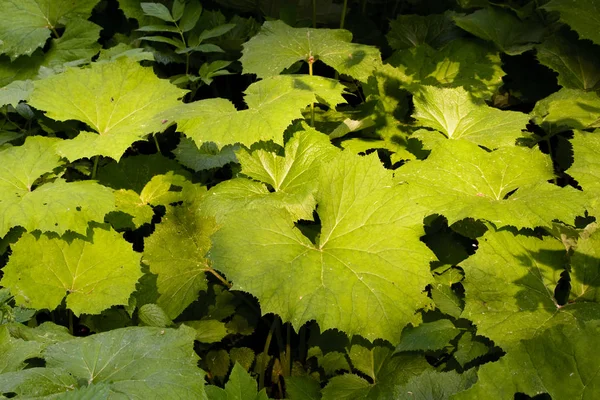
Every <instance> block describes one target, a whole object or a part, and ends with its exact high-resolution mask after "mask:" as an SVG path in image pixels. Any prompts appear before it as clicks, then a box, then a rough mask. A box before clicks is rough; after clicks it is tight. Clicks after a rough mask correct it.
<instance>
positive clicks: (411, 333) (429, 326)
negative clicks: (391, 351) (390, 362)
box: [396, 319, 460, 352]
mask: <svg viewBox="0 0 600 400" xmlns="http://www.w3.org/2000/svg"><path fill="white" fill-rule="evenodd" d="M459 333H460V331H459V330H458V329H457V328H456V327H455V326H454V324H453V323H452V322H450V320H447V319H440V320H437V321H434V322H426V323H423V324H421V325H418V326H416V327H412V326H408V327H406V328H404V332H402V338H401V339H400V344H398V346H396V351H397V352H400V351H419V350H439V349H442V348H444V346H447V345H448V344H449V342H450V341H451V340H452V339H454V338H455V337H456V336H458V334H459Z"/></svg>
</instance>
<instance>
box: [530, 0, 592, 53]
mask: <svg viewBox="0 0 600 400" xmlns="http://www.w3.org/2000/svg"><path fill="white" fill-rule="evenodd" d="M541 8H543V9H545V10H546V11H558V13H559V14H560V20H561V21H562V22H564V23H566V24H568V25H569V26H570V27H571V28H572V29H574V30H575V31H576V32H577V33H578V34H579V36H580V37H581V38H582V39H589V40H591V41H592V42H594V43H596V44H600V32H598V29H596V27H597V26H598V25H600V2H599V1H598V0H578V1H568V0H551V1H550V2H549V3H546V4H544V5H543V6H542V7H541Z"/></svg>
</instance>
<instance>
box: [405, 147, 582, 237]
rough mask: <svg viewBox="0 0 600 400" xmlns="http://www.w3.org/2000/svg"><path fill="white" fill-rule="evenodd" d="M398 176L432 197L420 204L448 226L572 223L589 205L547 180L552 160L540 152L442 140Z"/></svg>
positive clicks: (521, 226)
mask: <svg viewBox="0 0 600 400" xmlns="http://www.w3.org/2000/svg"><path fill="white" fill-rule="evenodd" d="M396 176H397V178H398V179H399V180H401V181H405V182H408V184H409V186H413V188H414V190H415V192H417V193H420V194H421V195H422V196H424V197H427V199H424V200H422V202H421V203H420V204H421V205H422V206H423V207H425V208H428V209H429V210H430V214H441V215H443V216H445V217H446V218H447V219H448V224H449V225H452V224H453V223H454V222H456V221H459V220H461V219H464V218H474V219H482V220H487V221H490V222H492V223H493V224H495V225H496V226H497V227H501V226H505V225H512V226H515V227H517V228H524V227H529V228H533V227H536V226H548V227H551V226H552V221H553V220H556V219H558V220H561V221H563V222H566V223H573V221H574V219H575V217H576V216H578V215H583V213H584V210H585V207H586V204H587V198H586V196H585V195H584V194H583V193H582V192H580V191H578V190H575V189H573V188H571V187H565V188H560V187H558V186H555V185H553V184H551V183H548V182H546V181H547V180H549V179H552V177H553V176H554V174H553V168H552V162H551V160H550V158H549V157H548V156H546V155H544V154H542V153H541V152H540V151H539V150H537V149H535V148H534V149H528V148H524V147H502V148H500V149H498V150H496V151H494V152H487V151H485V150H483V149H481V148H480V147H479V146H477V145H475V144H473V143H470V142H467V141H464V140H443V141H441V142H439V143H438V144H437V145H436V147H435V149H434V150H433V151H432V153H431V155H430V156H429V157H428V158H427V159H426V160H425V161H411V162H410V163H408V164H406V165H404V166H402V167H400V168H399V169H398V170H396ZM515 190H516V192H515ZM513 192H514V193H513ZM540 198H543V199H544V202H540ZM567 199H568V200H567Z"/></svg>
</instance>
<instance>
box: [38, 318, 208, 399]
mask: <svg viewBox="0 0 600 400" xmlns="http://www.w3.org/2000/svg"><path fill="white" fill-rule="evenodd" d="M194 336H195V332H194V330H193V329H190V328H187V327H181V328H179V329H177V330H175V329H168V328H150V327H130V328H123V329H116V330H113V331H110V332H104V333H99V334H96V335H92V336H88V337H86V338H82V339H76V340H71V341H69V342H64V343H59V344H56V345H54V346H51V347H49V348H48V349H47V350H46V355H45V358H46V363H47V366H48V367H50V368H53V367H54V368H62V369H64V370H66V371H68V372H69V373H70V374H72V375H73V376H74V377H76V378H78V379H82V380H84V381H85V382H88V383H89V384H98V383H103V382H105V383H108V384H109V385H110V389H111V392H113V393H119V394H121V395H122V396H124V397H129V398H132V397H143V398H172V397H175V398H194V399H206V395H205V393H204V372H203V371H202V370H201V369H199V368H198V367H197V366H196V363H197V361H198V356H197V355H196V354H195V353H194V351H193V341H194ZM90 366H92V367H91V368H90Z"/></svg>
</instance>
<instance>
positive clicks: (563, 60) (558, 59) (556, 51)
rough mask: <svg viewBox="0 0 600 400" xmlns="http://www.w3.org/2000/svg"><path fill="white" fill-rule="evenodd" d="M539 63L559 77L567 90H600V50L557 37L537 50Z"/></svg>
mask: <svg viewBox="0 0 600 400" xmlns="http://www.w3.org/2000/svg"><path fill="white" fill-rule="evenodd" d="M537 59H538V60H539V61H540V63H542V64H543V65H545V66H547V67H549V68H551V69H552V70H553V71H556V72H557V73H558V84H559V85H561V86H562V87H564V88H569V89H583V90H596V89H599V88H600V46H595V45H593V44H591V43H589V42H586V41H583V40H574V39H572V38H570V37H566V36H564V35H558V34H556V35H554V36H552V37H550V38H548V39H546V40H545V41H544V42H543V43H542V44H541V45H539V46H537Z"/></svg>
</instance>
